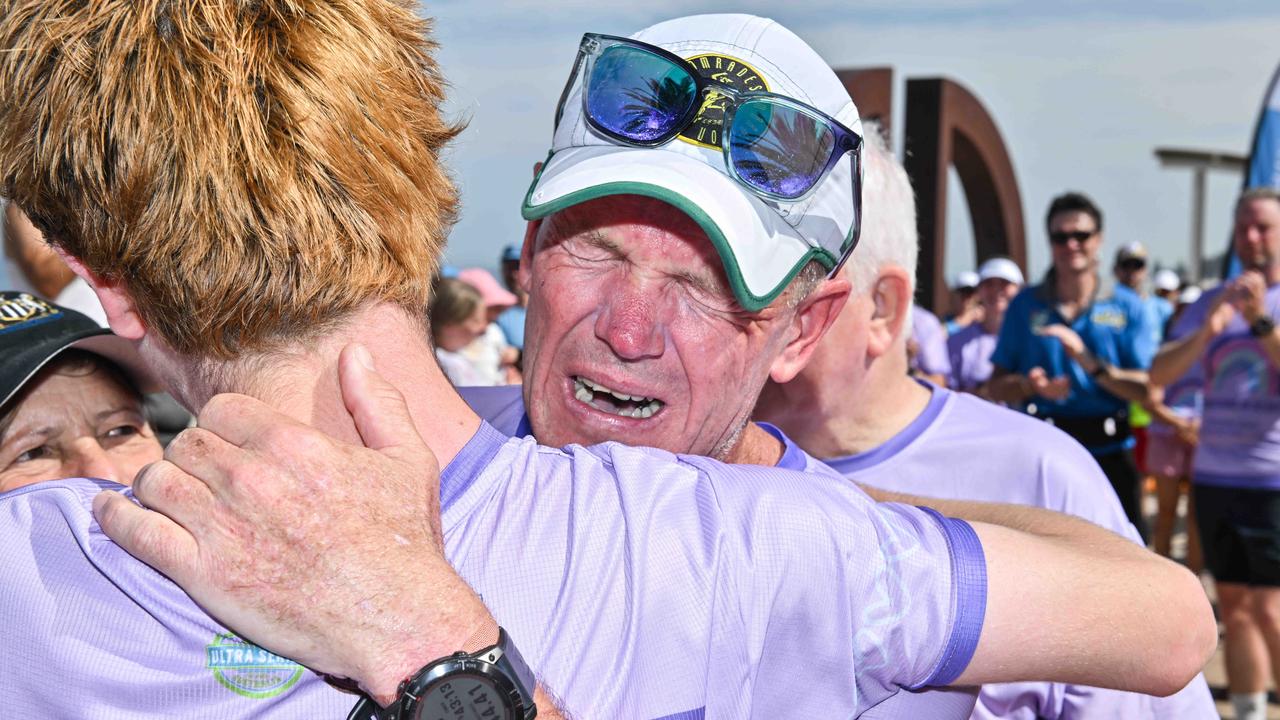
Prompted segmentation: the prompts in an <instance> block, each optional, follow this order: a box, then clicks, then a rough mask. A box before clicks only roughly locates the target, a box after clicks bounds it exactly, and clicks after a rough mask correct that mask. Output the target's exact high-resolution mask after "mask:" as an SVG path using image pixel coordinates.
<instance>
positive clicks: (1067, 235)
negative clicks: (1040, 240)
mask: <svg viewBox="0 0 1280 720" xmlns="http://www.w3.org/2000/svg"><path fill="white" fill-rule="evenodd" d="M1097 234H1098V231H1097V230H1075V231H1073V232H1052V233H1049V242H1051V243H1053V244H1054V245H1066V244H1067V243H1069V242H1071V241H1072V240H1075V241H1076V242H1079V243H1082V242H1084V241H1086V240H1088V239H1089V238H1091V237H1093V236H1094V235H1097Z"/></svg>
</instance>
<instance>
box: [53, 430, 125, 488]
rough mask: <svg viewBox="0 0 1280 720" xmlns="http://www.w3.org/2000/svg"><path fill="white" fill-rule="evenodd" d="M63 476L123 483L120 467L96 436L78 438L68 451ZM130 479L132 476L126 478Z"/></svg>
mask: <svg viewBox="0 0 1280 720" xmlns="http://www.w3.org/2000/svg"><path fill="white" fill-rule="evenodd" d="M63 472H64V477H87V478H100V479H102V480H111V481H112V482H118V483H124V482H125V481H126V478H122V477H120V476H121V472H120V469H119V468H118V467H116V464H115V463H114V462H112V460H111V455H110V453H108V452H107V451H106V449H105V448H103V447H102V445H101V444H99V443H98V441H97V439H96V438H80V439H79V440H77V441H76V442H75V444H74V446H73V448H72V451H71V452H70V453H68V457H67V461H66V464H65V465H64V467H63ZM127 479H128V480H132V478H127Z"/></svg>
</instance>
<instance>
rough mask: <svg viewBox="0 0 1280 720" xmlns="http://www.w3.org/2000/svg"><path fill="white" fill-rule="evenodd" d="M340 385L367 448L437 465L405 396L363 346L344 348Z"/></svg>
mask: <svg viewBox="0 0 1280 720" xmlns="http://www.w3.org/2000/svg"><path fill="white" fill-rule="evenodd" d="M338 383H339V385H341V387H342V399H343V402H344V403H346V406H347V412H349V413H351V419H352V420H353V421H354V422H355V425H356V430H357V431H358V432H359V433H360V437H361V439H362V440H364V444H365V447H368V448H370V449H372V450H378V451H379V452H382V453H384V454H386V455H388V456H391V457H395V458H397V459H401V460H406V461H413V462H415V463H417V464H424V463H425V464H428V465H430V466H434V465H435V457H434V455H432V454H431V450H430V449H428V448H427V446H426V443H425V442H423V440H422V437H421V436H420V435H419V434H418V429H417V428H416V427H415V426H414V424H413V417H412V416H411V415H410V414H409V408H408V406H407V405H405V401H404V396H403V395H401V394H400V391H399V390H397V389H396V388H395V387H394V386H393V385H392V384H391V383H389V382H387V381H386V379H385V378H383V377H382V375H380V374H379V373H378V371H377V370H375V369H374V367H373V358H372V357H370V355H369V351H368V350H366V349H365V348H364V347H363V346H362V345H358V344H352V345H348V346H347V347H345V348H343V350H342V354H341V356H340V357H339V359H338Z"/></svg>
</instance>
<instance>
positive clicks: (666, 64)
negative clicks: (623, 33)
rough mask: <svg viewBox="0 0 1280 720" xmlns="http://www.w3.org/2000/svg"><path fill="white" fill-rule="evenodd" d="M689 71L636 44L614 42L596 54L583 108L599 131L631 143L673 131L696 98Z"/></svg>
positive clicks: (695, 88) (693, 83) (653, 139)
mask: <svg viewBox="0 0 1280 720" xmlns="http://www.w3.org/2000/svg"><path fill="white" fill-rule="evenodd" d="M697 92H698V87H697V83H695V82H694V79H693V75H692V74H690V72H689V71H688V70H686V69H685V68H682V67H680V66H678V65H675V64H674V63H672V62H671V61H670V60H668V59H666V58H663V57H659V56H657V55H654V54H653V53H649V52H645V51H644V50H641V49H639V48H633V47H627V46H625V45H615V46H613V47H610V48H606V49H605V50H604V52H602V53H600V56H599V57H597V58H596V60H595V63H594V65H593V67H592V70H591V77H590V78H588V80H587V112H588V114H589V115H590V117H591V119H592V120H593V121H594V122H595V123H596V125H598V126H599V127H600V128H601V129H603V130H605V131H606V132H609V133H613V134H614V135H617V136H619V137H621V138H625V139H627V140H632V141H634V142H642V143H644V142H653V141H655V140H658V139H659V138H661V137H663V136H664V135H669V134H674V132H675V131H677V130H679V128H677V127H676V125H677V123H679V122H680V120H681V118H683V117H684V116H685V115H686V113H688V112H689V110H690V108H691V107H692V106H693V104H694V102H695V101H696V99H697Z"/></svg>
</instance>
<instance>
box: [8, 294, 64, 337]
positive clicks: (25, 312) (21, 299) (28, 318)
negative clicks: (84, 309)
mask: <svg viewBox="0 0 1280 720" xmlns="http://www.w3.org/2000/svg"><path fill="white" fill-rule="evenodd" d="M61 314H62V311H61V310H59V309H58V308H56V307H54V306H52V305H50V304H49V303H47V302H45V301H43V300H41V299H40V298H38V297H36V296H34V295H28V294H27V293H18V294H17V295H13V296H10V297H2V298H0V333H3V332H7V331H9V330H12V329H15V328H17V327H18V326H19V325H25V324H27V323H30V322H37V321H40V322H43V321H45V320H48V319H50V318H53V317H55V316H57V315H61Z"/></svg>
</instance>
